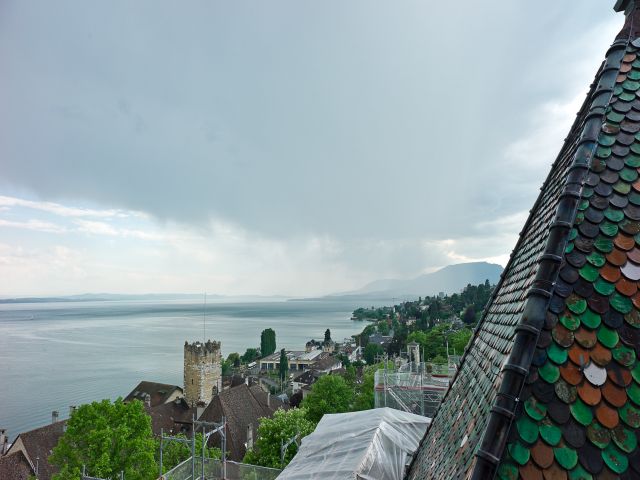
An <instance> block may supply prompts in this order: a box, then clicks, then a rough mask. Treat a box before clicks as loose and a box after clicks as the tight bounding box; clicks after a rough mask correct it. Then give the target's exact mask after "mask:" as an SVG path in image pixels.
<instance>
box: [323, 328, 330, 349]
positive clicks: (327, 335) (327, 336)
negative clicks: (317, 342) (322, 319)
mask: <svg viewBox="0 0 640 480" xmlns="http://www.w3.org/2000/svg"><path fill="white" fill-rule="evenodd" d="M328 343H331V330H329V329H328V328H327V329H326V330H325V331H324V344H325V345H326V344H328Z"/></svg>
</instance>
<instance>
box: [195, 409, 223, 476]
mask: <svg viewBox="0 0 640 480" xmlns="http://www.w3.org/2000/svg"><path fill="white" fill-rule="evenodd" d="M193 423H194V429H193V430H194V436H195V431H196V430H197V429H198V428H202V478H201V480H205V476H204V459H205V452H206V445H207V442H208V440H209V437H210V436H211V435H213V434H214V433H219V434H220V446H221V447H222V458H221V459H220V461H221V466H222V478H223V480H224V479H226V478H227V432H226V426H227V422H226V419H225V417H224V416H223V417H222V421H221V422H220V423H217V422H205V421H203V420H198V421H196V420H195V419H194V422H193ZM206 427H210V428H213V430H210V431H209V432H207V431H206V430H205V428H206Z"/></svg>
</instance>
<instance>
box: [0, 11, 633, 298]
mask: <svg viewBox="0 0 640 480" xmlns="http://www.w3.org/2000/svg"><path fill="white" fill-rule="evenodd" d="M612 3H613V2H601V1H596V0H589V1H586V0H585V1H580V2H555V1H551V0H545V1H538V2H514V1H512V0H502V1H496V0H494V1H486V2H475V1H462V2H425V1H403V2H378V1H364V0H363V1H348V2H344V1H328V2H300V1H274V2H243V1H240V2H208V1H207V2H183V3H181V4H180V5H178V4H176V3H173V2H157V1H153V2H151V1H149V2H80V1H59V2H41V3H40V4H38V5H37V6H36V5H35V4H33V3H31V2H20V1H6V2H3V3H2V4H1V5H0V65H2V80H0V82H1V85H2V87H1V88H0V169H1V173H0V194H3V193H4V194H7V195H14V196H17V197H21V198H22V197H27V198H29V199H31V200H30V201H50V202H58V203H59V204H62V205H70V206H77V205H89V206H91V207H95V208H104V209H122V210H126V211H135V212H143V213H144V214H147V215H149V216H150V218H152V219H154V221H156V222H158V223H159V224H160V225H162V224H172V225H184V226H185V228H188V229H193V230H198V231H200V234H202V235H205V236H206V235H207V232H209V234H210V235H214V234H215V232H214V231H213V230H212V229H211V225H212V223H216V222H219V223H222V224H226V225H231V226H232V228H234V229H238V230H240V231H242V232H245V233H244V235H246V236H247V238H248V240H247V243H248V244H250V243H251V242H252V240H251V239H252V238H254V239H256V240H255V241H256V242H257V241H262V240H261V239H268V241H269V242H280V243H279V244H280V245H282V248H284V249H285V252H286V248H287V246H289V247H291V245H297V246H298V247H296V248H298V250H304V249H306V248H308V245H309V242H310V241H311V240H309V239H315V240H313V241H316V242H320V244H322V245H325V247H326V246H327V245H329V246H328V247H326V248H325V247H323V248H321V249H320V250H321V251H322V252H324V253H323V255H324V256H323V257H322V258H324V259H325V260H326V262H322V261H321V262H319V263H320V264H323V265H325V267H326V265H327V264H328V265H335V266H336V270H335V271H340V272H343V273H344V271H346V270H349V269H350V270H351V272H352V274H353V275H352V278H354V279H357V281H360V280H366V279H367V278H364V277H366V276H367V275H368V276H369V278H375V277H376V276H377V275H394V274H396V275H402V274H414V273H419V272H421V271H427V270H429V269H431V268H434V267H436V266H441V265H444V264H447V263H455V261H456V260H461V261H464V260H465V259H471V260H475V259H491V258H498V257H500V258H502V259H504V258H506V255H507V254H508V253H509V252H510V250H511V248H512V247H513V244H514V242H515V234H517V232H518V231H519V229H520V228H521V226H522V225H521V223H520V222H521V221H523V220H524V218H525V216H524V214H525V213H526V211H527V210H528V209H529V208H530V207H531V205H532V204H533V201H534V200H535V197H536V194H537V191H538V188H539V186H540V185H541V183H542V181H543V179H544V177H545V176H546V174H547V172H548V169H549V166H550V164H551V163H552V162H553V160H554V157H555V154H556V153H557V151H558V150H559V148H560V146H561V143H562V140H563V138H564V136H565V135H566V133H567V132H568V129H569V126H570V124H571V122H572V121H573V118H574V114H575V112H576V111H577V109H578V107H579V105H580V102H581V101H582V100H583V98H584V95H585V93H586V91H587V88H588V86H589V84H590V82H591V81H592V79H593V76H594V74H595V71H596V69H597V67H598V66H599V63H600V61H601V59H602V58H603V56H604V53H605V51H606V49H607V48H608V46H609V45H610V43H611V42H612V41H613V37H614V35H615V33H616V32H617V30H618V29H619V28H620V26H621V24H622V22H623V18H622V16H621V15H616V14H614V13H613V11H612V8H611V7H612V5H611V4H612ZM514 219H515V221H514ZM7 221H14V220H11V219H5V222H7ZM0 226H1V225H0ZM296 239H305V240H304V241H303V240H300V241H299V242H298V240H296ZM301 245H305V246H304V247H302V246H301ZM291 248H294V247H291ZM327 248H328V250H327ZM327 251H328V252H329V253H327ZM447 252H449V254H447ZM452 252H453V253H452ZM285 256H286V254H285ZM291 256H292V258H295V257H296V254H295V253H293V252H292V253H291ZM303 258H304V259H305V260H304V262H307V264H308V259H307V257H304V256H303ZM304 262H302V264H300V265H298V266H297V267H295V268H297V269H298V270H304V268H305V265H304ZM327 262H328V263H327ZM374 263H378V264H379V268H377V269H376V268H374V267H373V266H372V264H374ZM338 266H339V268H338ZM292 268H293V267H292ZM326 268H328V267H326ZM356 272H360V273H356ZM363 272H366V275H365V274H364V273H363ZM345 275H346V276H347V277H348V276H349V275H348V274H345ZM355 281H356V280H354V282H355ZM346 286H348V285H345V287H346ZM354 286H357V285H354ZM283 288H284V287H283Z"/></svg>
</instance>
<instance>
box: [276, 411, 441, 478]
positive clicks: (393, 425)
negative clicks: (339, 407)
mask: <svg viewBox="0 0 640 480" xmlns="http://www.w3.org/2000/svg"><path fill="white" fill-rule="evenodd" d="M430 422H431V419H430V418H427V417H422V416H420V415H414V414H413V413H407V412H403V411H400V410H394V409H391V408H375V409H373V410H364V411H362V412H352V413H338V414H333V415H325V416H323V417H322V420H320V423H318V426H317V427H316V429H315V431H314V432H313V433H312V434H311V435H309V436H307V437H305V438H303V439H302V445H301V446H300V450H299V451H298V453H297V454H296V456H295V457H293V460H291V463H289V465H288V466H287V468H285V469H284V470H283V471H282V473H281V474H280V475H278V480H303V479H305V480H307V479H325V480H330V479H333V480H342V479H358V480H360V479H362V480H402V479H403V478H404V476H405V466H406V464H407V462H408V460H409V458H410V456H411V455H413V453H414V452H415V451H416V450H417V449H418V446H419V445H420V440H422V437H423V436H424V433H425V432H426V430H427V427H428V426H429V423H430Z"/></svg>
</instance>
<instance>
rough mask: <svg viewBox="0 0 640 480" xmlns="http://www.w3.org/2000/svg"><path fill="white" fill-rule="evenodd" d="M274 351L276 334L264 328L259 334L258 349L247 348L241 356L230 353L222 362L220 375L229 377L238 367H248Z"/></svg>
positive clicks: (270, 329)
mask: <svg viewBox="0 0 640 480" xmlns="http://www.w3.org/2000/svg"><path fill="white" fill-rule="evenodd" d="M275 351H276V332H275V330H273V329H272V328H266V329H264V330H263V331H262V333H260V348H256V347H249V348H247V349H246V350H245V352H244V353H243V354H242V355H240V354H239V353H237V352H234V353H230V354H229V356H228V357H227V359H226V360H223V361H222V375H225V376H227V375H231V374H232V373H233V370H234V369H236V368H239V367H240V365H242V364H244V365H248V364H249V363H251V362H255V361H256V360H258V359H259V358H263V357H266V356H267V355H271V354H272V353H273V352H275Z"/></svg>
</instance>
